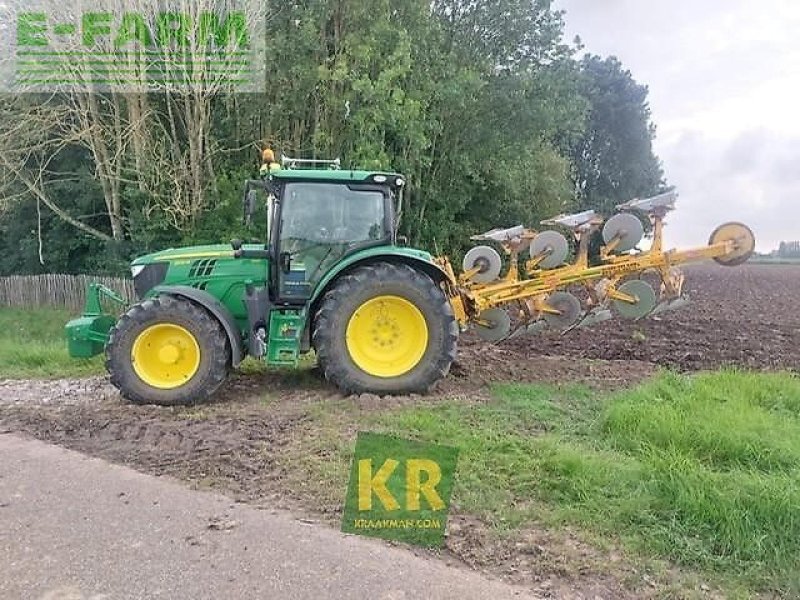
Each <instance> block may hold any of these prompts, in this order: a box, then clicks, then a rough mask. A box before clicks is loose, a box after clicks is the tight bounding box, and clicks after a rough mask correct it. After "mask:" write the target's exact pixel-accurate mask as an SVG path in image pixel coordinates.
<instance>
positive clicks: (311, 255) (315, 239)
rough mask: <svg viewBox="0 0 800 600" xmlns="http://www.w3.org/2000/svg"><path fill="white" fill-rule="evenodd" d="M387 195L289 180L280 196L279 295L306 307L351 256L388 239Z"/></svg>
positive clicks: (369, 187)
mask: <svg viewBox="0 0 800 600" xmlns="http://www.w3.org/2000/svg"><path fill="white" fill-rule="evenodd" d="M388 203H389V194H388V191H387V190H385V189H383V188H382V187H380V186H376V185H374V184H351V183H345V182H341V183H339V182H315V181H296V182H287V183H286V184H285V186H284V189H283V193H282V194H281V205H280V211H279V219H280V233H279V240H278V247H277V265H276V270H277V290H278V293H277V296H278V299H279V300H280V301H282V302H286V303H289V304H304V303H305V302H306V301H307V300H308V299H309V298H310V296H311V294H312V293H313V292H314V289H315V288H316V286H317V284H318V283H319V281H320V280H321V279H322V278H323V277H324V276H325V274H326V273H327V272H328V271H329V270H330V269H331V267H333V266H334V265H335V264H336V263H337V262H339V261H340V260H341V259H342V258H343V257H344V256H346V255H347V254H350V253H351V252H354V251H357V250H360V249H362V248H364V247H368V246H371V245H381V244H386V243H388V242H389V241H390V239H391V225H390V223H388V219H387V217H388V212H387V206H388Z"/></svg>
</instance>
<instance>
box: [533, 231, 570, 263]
mask: <svg viewBox="0 0 800 600" xmlns="http://www.w3.org/2000/svg"><path fill="white" fill-rule="evenodd" d="M530 253H531V258H534V259H535V258H539V257H540V256H544V258H543V259H542V260H541V261H540V262H539V265H538V266H539V267H540V268H542V269H555V268H556V267H560V266H561V265H563V264H564V261H565V260H567V256H568V255H569V242H568V241H567V238H565V237H564V236H563V235H562V234H560V233H559V232H558V231H543V232H541V233H539V234H537V236H536V237H535V238H533V242H532V243H531V248H530Z"/></svg>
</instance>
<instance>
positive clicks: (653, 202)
mask: <svg viewBox="0 0 800 600" xmlns="http://www.w3.org/2000/svg"><path fill="white" fill-rule="evenodd" d="M677 201H678V193H677V192H667V193H666V194H659V195H658V196H653V197H652V198H644V199H642V200H640V199H639V198H634V199H633V200H630V201H628V202H625V203H623V204H617V209H618V210H641V211H644V212H653V211H656V210H658V209H663V210H673V209H674V208H675V202H677Z"/></svg>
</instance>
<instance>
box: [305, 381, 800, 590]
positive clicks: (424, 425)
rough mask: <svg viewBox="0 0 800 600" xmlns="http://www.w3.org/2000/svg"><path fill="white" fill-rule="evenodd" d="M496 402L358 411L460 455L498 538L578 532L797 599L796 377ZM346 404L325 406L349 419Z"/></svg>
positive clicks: (457, 495)
mask: <svg viewBox="0 0 800 600" xmlns="http://www.w3.org/2000/svg"><path fill="white" fill-rule="evenodd" d="M494 396H495V401H493V402H491V403H488V404H480V405H464V404H463V403H456V402H451V403H444V404H437V405H433V406H430V405H428V406H425V407H419V406H416V407H409V408H401V409H398V410H393V411H388V412H383V413H377V414H376V415H373V416H371V417H370V416H368V417H367V418H366V422H365V421H364V417H363V416H362V417H359V421H360V422H359V427H361V428H362V429H367V428H369V429H372V430H376V431H383V432H387V433H392V434H395V435H399V436H404V437H408V438H415V439H421V440H425V441H430V442H436V443H442V444H447V445H451V446H456V447H458V448H460V450H461V453H460V457H459V467H458V476H457V483H456V487H455V491H454V501H455V502H456V503H457V504H458V506H459V508H460V510H461V511H463V512H466V513H471V514H475V515H478V516H480V517H482V518H483V519H485V520H486V521H487V522H489V523H490V524H491V525H493V526H494V528H495V530H496V531H497V532H498V533H499V534H501V535H505V534H507V533H511V534H513V531H514V530H515V529H517V528H520V527H524V526H525V524H526V523H540V524H541V523H544V524H546V525H550V526H553V527H559V526H562V525H570V526H572V527H578V528H579V529H581V530H583V531H584V532H586V533H587V535H589V536H590V537H591V538H593V539H596V540H598V541H599V542H601V543H602V542H604V541H608V542H611V543H613V544H621V545H622V546H623V547H625V548H627V549H628V550H629V551H630V552H631V554H632V555H634V556H643V557H649V558H652V559H666V560H668V561H671V562H672V563H674V564H678V565H683V566H686V567H688V568H689V569H690V570H693V571H697V572H699V573H700V574H701V575H702V576H703V577H707V578H708V579H709V580H711V581H713V582H714V583H715V584H717V585H720V586H722V587H723V589H725V590H726V593H728V594H731V595H737V593H738V594H741V595H744V596H747V595H748V594H749V593H750V591H765V592H776V593H778V594H782V595H786V596H788V597H797V595H798V594H800V379H798V378H797V377H794V376H792V375H788V374H778V373H776V374H759V373H743V372H735V371H723V372H719V373H708V374H699V375H695V376H682V375H677V374H672V373H665V374H662V375H660V376H659V377H657V378H656V379H654V380H653V381H651V382H649V383H646V384H643V385H641V386H639V387H637V388H635V389H633V390H630V391H625V392H620V393H616V394H613V395H611V396H608V397H598V396H597V394H596V393H594V392H591V391H590V390H588V389H586V388H583V387H576V386H566V387H547V386H534V385H501V386H497V387H496V388H495V389H494ZM343 408H344V407H342V406H333V407H329V409H328V410H333V411H335V412H336V413H337V414H339V416H338V417H337V418H339V419H341V414H340V413H341V411H342V410H343ZM321 441H322V442H325V445H326V446H327V452H326V453H323V455H324V458H322V459H320V461H321V462H320V464H319V465H318V469H317V475H318V477H319V479H320V480H324V479H329V478H330V477H336V478H338V479H341V478H342V477H345V476H346V468H342V466H343V464H346V461H347V460H348V457H346V456H341V454H342V453H346V452H349V451H350V450H351V449H349V448H347V445H345V446H344V449H343V447H342V446H338V447H335V448H331V446H330V445H328V443H327V442H326V441H325V440H324V439H322V440H321ZM329 441H330V440H328V442H329ZM331 450H334V454H336V455H339V456H338V458H337V459H335V460H332V459H331ZM336 465H338V466H336ZM338 484H339V485H342V486H343V485H344V484H343V482H341V481H339V482H338ZM340 489H341V488H340Z"/></svg>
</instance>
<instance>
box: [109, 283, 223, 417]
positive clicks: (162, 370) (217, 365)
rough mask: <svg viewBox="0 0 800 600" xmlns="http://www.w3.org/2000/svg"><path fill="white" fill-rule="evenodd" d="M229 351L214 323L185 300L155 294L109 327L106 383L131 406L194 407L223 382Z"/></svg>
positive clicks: (217, 326) (205, 313)
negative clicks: (154, 296) (183, 405)
mask: <svg viewBox="0 0 800 600" xmlns="http://www.w3.org/2000/svg"><path fill="white" fill-rule="evenodd" d="M229 365H230V348H229V346H228V340H227V337H226V336H225V332H224V331H223V329H222V326H221V325H220V323H219V322H218V321H217V320H216V319H215V318H214V317H213V316H212V315H211V314H209V313H208V312H207V311H206V310H204V309H203V308H201V307H200V306H198V305H197V304H195V303H194V302H192V301H190V300H186V299H184V298H176V297H173V296H158V297H156V298H151V299H148V300H145V301H143V302H141V303H139V304H135V305H133V306H132V307H131V308H130V309H128V311H127V312H126V313H125V314H124V315H122V316H121V317H120V319H119V321H117V324H116V325H115V326H114V327H113V328H112V329H111V334H110V337H109V339H108V344H106V368H107V369H108V372H109V374H110V375H111V383H112V384H113V385H114V386H115V387H116V388H117V389H118V390H119V391H120V392H121V393H122V395H123V397H125V398H127V399H128V400H130V401H131V402H134V403H136V404H160V405H164V406H173V405H179V404H195V403H198V402H202V401H203V400H205V399H206V398H208V397H209V396H211V395H212V394H213V393H214V392H215V391H216V390H217V388H219V386H220V385H221V384H222V382H223V381H224V380H225V377H226V376H227V374H228V368H229Z"/></svg>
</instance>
